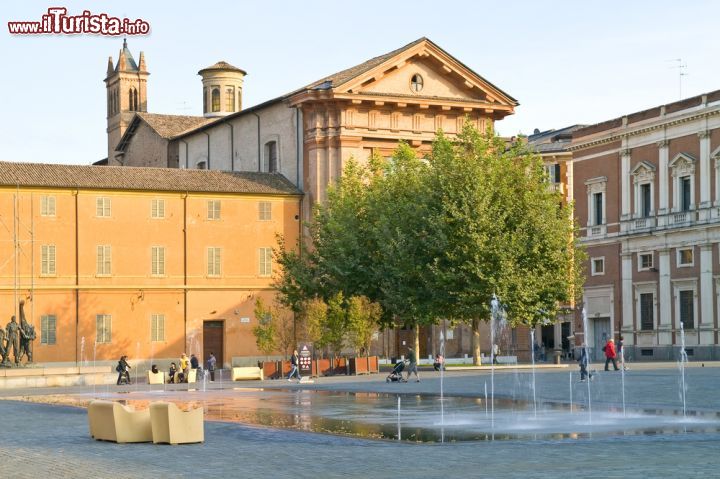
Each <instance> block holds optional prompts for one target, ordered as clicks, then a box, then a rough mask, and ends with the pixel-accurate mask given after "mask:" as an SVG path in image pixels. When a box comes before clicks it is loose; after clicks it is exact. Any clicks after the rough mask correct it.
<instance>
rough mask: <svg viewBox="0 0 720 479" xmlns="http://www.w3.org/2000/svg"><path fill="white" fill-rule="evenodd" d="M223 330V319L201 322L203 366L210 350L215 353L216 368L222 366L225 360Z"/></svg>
mask: <svg viewBox="0 0 720 479" xmlns="http://www.w3.org/2000/svg"><path fill="white" fill-rule="evenodd" d="M224 332H225V322H224V321H204V322H203V357H202V361H203V367H204V365H205V362H206V361H207V358H209V357H210V353H211V352H212V353H213V354H215V358H216V359H217V368H218V369H221V368H222V367H223V363H224V362H225V359H224V358H225V348H224V342H223V341H224Z"/></svg>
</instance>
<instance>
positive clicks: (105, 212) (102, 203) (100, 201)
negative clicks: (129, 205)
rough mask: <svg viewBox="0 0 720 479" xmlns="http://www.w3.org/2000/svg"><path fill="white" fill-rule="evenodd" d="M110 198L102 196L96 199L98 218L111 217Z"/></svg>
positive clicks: (96, 214)
mask: <svg viewBox="0 0 720 479" xmlns="http://www.w3.org/2000/svg"><path fill="white" fill-rule="evenodd" d="M110 205H111V204H110V198H107V197H105V196H101V197H99V198H97V200H96V201H95V216H97V217H98V218H109V217H110V213H111V210H110Z"/></svg>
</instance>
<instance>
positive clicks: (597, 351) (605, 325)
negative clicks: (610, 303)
mask: <svg viewBox="0 0 720 479" xmlns="http://www.w3.org/2000/svg"><path fill="white" fill-rule="evenodd" d="M593 333H595V337H594V338H593V353H592V358H593V360H595V361H605V353H604V352H603V350H602V348H603V346H605V343H607V340H608V339H610V338H611V336H610V318H598V319H593Z"/></svg>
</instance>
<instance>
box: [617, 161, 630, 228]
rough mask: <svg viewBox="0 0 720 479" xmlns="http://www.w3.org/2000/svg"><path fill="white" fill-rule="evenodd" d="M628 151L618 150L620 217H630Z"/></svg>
mask: <svg viewBox="0 0 720 479" xmlns="http://www.w3.org/2000/svg"><path fill="white" fill-rule="evenodd" d="M630 153H631V151H630V150H629V149H624V150H621V151H620V184H621V188H622V190H621V193H620V195H621V210H620V217H621V219H628V218H630Z"/></svg>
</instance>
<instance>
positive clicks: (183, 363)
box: [178, 353, 190, 382]
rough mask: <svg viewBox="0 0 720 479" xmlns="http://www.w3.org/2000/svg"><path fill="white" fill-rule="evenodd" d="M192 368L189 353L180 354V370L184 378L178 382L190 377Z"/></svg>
mask: <svg viewBox="0 0 720 479" xmlns="http://www.w3.org/2000/svg"><path fill="white" fill-rule="evenodd" d="M189 368H190V360H189V359H188V357H187V354H185V353H182V356H180V372H181V373H182V378H181V379H180V381H178V382H185V378H187V377H188V372H189Z"/></svg>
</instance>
